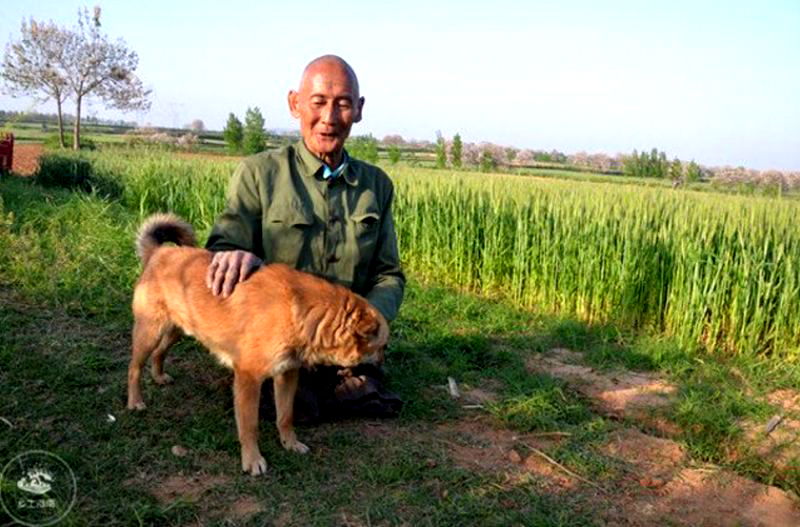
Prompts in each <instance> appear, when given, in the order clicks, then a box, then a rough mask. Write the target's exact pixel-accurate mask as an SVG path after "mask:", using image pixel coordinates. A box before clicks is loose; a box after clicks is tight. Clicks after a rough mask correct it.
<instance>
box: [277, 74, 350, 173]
mask: <svg viewBox="0 0 800 527" xmlns="http://www.w3.org/2000/svg"><path fill="white" fill-rule="evenodd" d="M363 106H364V98H363V97H359V94H358V87H357V86H354V82H353V80H352V79H351V78H350V75H348V73H347V70H346V69H345V68H344V67H342V66H341V65H340V64H337V63H335V62H323V63H320V64H316V65H314V66H312V67H311V68H310V69H309V70H308V71H306V74H305V75H304V76H303V79H302V81H301V84H300V90H299V91H290V92H289V110H290V111H291V113H292V116H294V117H295V118H296V119H300V133H301V134H302V136H303V139H304V141H305V144H306V147H308V149H309V150H310V151H311V152H312V153H313V154H315V155H316V156H317V157H319V158H320V159H322V160H323V161H325V162H327V163H330V162H331V161H338V159H339V155H340V153H341V152H342V149H343V148H344V142H345V140H346V139H347V136H348V135H350V128H351V127H352V126H353V123H357V122H359V121H360V120H361V109H362V108H363Z"/></svg>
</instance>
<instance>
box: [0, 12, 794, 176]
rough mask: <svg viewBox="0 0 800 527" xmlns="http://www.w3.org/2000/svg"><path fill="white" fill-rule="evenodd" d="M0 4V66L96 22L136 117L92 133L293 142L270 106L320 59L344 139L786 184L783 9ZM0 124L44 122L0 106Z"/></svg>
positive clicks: (790, 120)
mask: <svg viewBox="0 0 800 527" xmlns="http://www.w3.org/2000/svg"><path fill="white" fill-rule="evenodd" d="M0 3H1V4H2V7H1V8H0V12H2V17H0V50H5V48H6V44H7V43H8V42H9V41H11V40H15V39H17V38H18V37H19V27H20V23H21V21H22V19H23V18H28V17H33V18H34V19H36V20H42V21H47V20H52V21H53V22H55V23H57V24H59V25H63V26H72V25H74V24H75V23H76V21H77V11H78V9H79V7H81V6H87V7H89V8H90V10H91V8H92V7H93V6H94V5H99V6H100V7H101V8H102V17H101V21H102V29H103V30H104V31H105V32H106V33H107V34H108V35H109V36H110V37H112V38H114V39H116V38H121V39H123V40H124V41H125V42H126V43H127V45H128V46H129V47H130V49H133V50H135V51H136V52H137V53H138V55H139V68H138V70H137V74H138V76H139V77H140V78H141V79H142V80H143V82H144V84H145V86H147V87H148V88H150V89H152V98H151V100H152V107H151V109H150V111H149V112H146V113H142V112H132V113H127V114H122V113H119V112H115V111H111V110H107V109H105V108H103V106H102V105H101V104H99V103H93V104H92V105H90V107H89V109H88V114H89V115H96V116H97V117H107V118H122V119H126V120H132V121H137V122H138V123H139V124H140V125H143V124H148V123H149V124H151V125H155V126H170V127H180V126H183V125H185V124H187V123H189V122H191V121H192V120H194V119H202V120H203V121H204V123H205V124H206V127H207V128H210V129H221V128H222V127H223V126H224V124H225V121H226V119H227V117H228V114H229V113H230V112H233V113H235V114H236V115H237V116H238V117H239V118H240V119H243V118H244V113H245V110H246V109H247V108H248V107H250V106H258V107H259V108H260V109H261V111H262V113H263V114H264V117H265V118H266V122H267V128H268V129H283V130H285V129H297V124H296V122H295V121H294V120H293V119H292V117H291V116H290V115H289V112H288V109H287V103H286V95H287V93H288V91H289V90H290V89H292V88H295V87H296V86H297V84H298V81H299V78H300V74H301V72H302V70H303V68H304V66H305V65H306V64H307V63H308V62H309V61H310V60H311V59H313V58H315V57H317V56H319V55H323V54H326V53H334V54H337V55H340V56H342V57H343V58H345V60H347V61H348V62H349V63H350V64H351V65H352V66H353V68H354V69H355V71H356V72H357V74H358V77H359V83H360V85H361V92H362V95H364V97H365V98H366V105H365V108H364V119H363V121H362V122H361V123H359V124H357V125H355V126H354V128H353V131H352V133H353V134H357V135H361V134H368V133H371V134H373V135H374V136H375V137H377V138H382V137H384V136H385V135H388V134H400V135H402V136H403V137H404V138H406V139H409V138H416V139H427V140H431V141H432V140H435V138H436V133H437V131H441V133H442V134H443V135H444V136H445V137H448V138H450V137H452V136H453V135H454V134H456V133H459V134H460V135H461V137H462V139H463V140H464V141H466V142H480V141H490V142H493V143H496V144H501V145H505V146H514V147H517V148H530V149H534V150H548V151H549V150H552V149H557V150H559V151H562V152H565V153H567V154H569V153H575V152H579V151H585V152H588V153H596V152H604V153H607V154H609V155H614V154H616V153H618V152H622V153H630V152H631V151H633V150H634V149H638V150H640V151H641V150H643V149H645V150H650V149H651V148H653V147H655V148H658V149H659V150H662V151H665V152H666V153H667V156H668V157H670V158H673V157H678V158H680V159H682V160H687V161H688V160H691V159H694V160H696V161H698V162H699V163H701V164H703V165H708V166H721V165H731V166H739V165H742V166H746V167H749V168H756V169H770V168H774V169H780V170H800V0H761V1H758V2H757V1H755V0H749V1H739V0H726V1H712V0H693V1H683V0H670V1H640V0H636V1H628V0H594V1H580V0H561V1H536V0H529V1H507V0H493V1H486V0H484V1H481V2H473V1H470V0H461V1H440V2H435V1H431V0H427V1H416V0H408V1H404V2H375V1H364V2H357V1H340V2H330V1H326V2H323V1H319V2H318V1H315V0H306V1H303V2H267V1H255V0H251V1H240V0H227V1H225V2H219V1H204V0H192V1H183V0H170V1H168V2H165V1H163V0H138V1H136V2H130V1H123V0H116V1H107V0H96V1H95V2H93V3H86V4H81V3H73V2H71V1H69V0H0ZM0 109H4V110H33V109H35V110H38V111H53V109H54V105H48V104H39V105H37V104H36V103H35V102H34V101H33V100H32V99H29V98H12V97H10V96H9V95H7V94H5V93H0ZM67 111H69V112H73V111H74V110H73V109H72V105H71V104H68V106H67ZM84 115H85V114H84Z"/></svg>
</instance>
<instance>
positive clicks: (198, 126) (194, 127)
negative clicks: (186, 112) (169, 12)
mask: <svg viewBox="0 0 800 527" xmlns="http://www.w3.org/2000/svg"><path fill="white" fill-rule="evenodd" d="M186 128H188V129H189V130H191V131H192V132H195V133H199V132H205V131H206V124H205V123H204V122H203V120H202V119H195V120H193V121H192V122H191V123H189V124H188V125H186Z"/></svg>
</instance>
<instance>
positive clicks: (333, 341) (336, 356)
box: [304, 295, 389, 367]
mask: <svg viewBox="0 0 800 527" xmlns="http://www.w3.org/2000/svg"><path fill="white" fill-rule="evenodd" d="M354 296H355V295H354ZM352 300H353V301H354V304H350V309H341V310H339V312H338V314H336V315H332V314H331V310H332V309H339V308H338V306H337V307H336V308H334V307H332V306H321V305H318V306H315V309H312V310H309V312H308V313H307V315H306V317H305V319H304V326H305V331H306V337H307V340H306V341H305V347H306V350H305V357H304V361H305V362H307V363H309V364H328V365H337V366H344V367H351V366H355V365H357V364H362V363H369V364H378V365H379V364H382V363H383V354H384V350H385V349H386V344H387V343H388V341H389V324H388V323H387V322H386V319H385V318H384V317H383V315H381V313H380V312H379V311H378V310H377V309H375V308H374V307H373V306H372V305H371V304H370V303H369V302H367V301H366V300H365V299H363V298H361V297H358V296H355V298H353V299H352Z"/></svg>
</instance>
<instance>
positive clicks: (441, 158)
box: [436, 133, 447, 168]
mask: <svg viewBox="0 0 800 527" xmlns="http://www.w3.org/2000/svg"><path fill="white" fill-rule="evenodd" d="M446 166H447V142H446V141H445V140H444V137H442V134H440V133H437V137H436V168H444V167H446Z"/></svg>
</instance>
